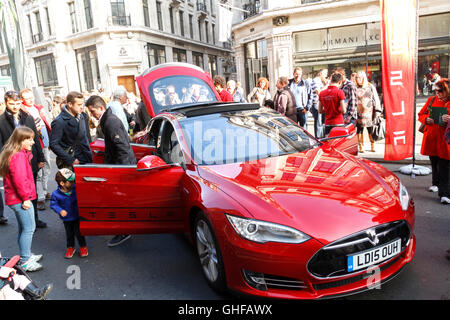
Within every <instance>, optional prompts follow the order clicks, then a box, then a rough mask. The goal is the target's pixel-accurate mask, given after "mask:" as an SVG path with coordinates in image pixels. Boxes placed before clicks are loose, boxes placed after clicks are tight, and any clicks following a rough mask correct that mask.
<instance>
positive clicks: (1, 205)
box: [0, 191, 5, 217]
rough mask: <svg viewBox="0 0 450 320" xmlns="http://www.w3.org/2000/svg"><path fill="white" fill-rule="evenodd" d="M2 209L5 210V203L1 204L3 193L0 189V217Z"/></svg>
mask: <svg viewBox="0 0 450 320" xmlns="http://www.w3.org/2000/svg"><path fill="white" fill-rule="evenodd" d="M4 210H5V205H4V204H3V193H2V192H1V191H0V217H3V211H4Z"/></svg>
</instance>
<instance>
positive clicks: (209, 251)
mask: <svg viewBox="0 0 450 320" xmlns="http://www.w3.org/2000/svg"><path fill="white" fill-rule="evenodd" d="M196 235H197V251H198V256H199V258H200V264H201V265H202V269H203V272H204V273H205V275H206V277H207V278H208V280H209V281H211V282H214V281H216V280H217V278H218V276H219V268H218V260H217V250H216V245H215V242H214V238H213V236H212V234H211V230H210V229H209V226H208V224H207V223H206V222H205V221H203V220H200V221H199V222H198V223H197V229H196Z"/></svg>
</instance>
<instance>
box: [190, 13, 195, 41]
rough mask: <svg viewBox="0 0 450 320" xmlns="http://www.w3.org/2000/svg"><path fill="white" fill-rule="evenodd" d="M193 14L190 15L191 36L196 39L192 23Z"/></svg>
mask: <svg viewBox="0 0 450 320" xmlns="http://www.w3.org/2000/svg"><path fill="white" fill-rule="evenodd" d="M192 19H193V16H192V14H190V15H189V35H190V36H191V39H194V27H193V25H192Z"/></svg>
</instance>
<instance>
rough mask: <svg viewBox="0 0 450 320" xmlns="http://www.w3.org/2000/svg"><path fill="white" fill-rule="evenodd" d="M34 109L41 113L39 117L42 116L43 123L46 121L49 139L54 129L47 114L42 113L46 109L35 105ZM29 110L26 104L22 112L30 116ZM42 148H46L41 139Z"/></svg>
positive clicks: (23, 105)
mask: <svg viewBox="0 0 450 320" xmlns="http://www.w3.org/2000/svg"><path fill="white" fill-rule="evenodd" d="M34 107H35V108H36V109H37V110H38V111H39V115H40V116H41V119H42V121H44V124H45V127H46V128H47V132H48V135H49V137H50V132H51V131H52V127H51V125H50V124H49V123H48V121H47V117H46V116H45V114H44V113H43V112H42V109H43V108H44V106H41V105H38V104H35V105H34ZM28 108H29V106H27V105H25V104H22V108H21V109H22V111H24V112H26V113H27V114H30V113H29V112H28ZM30 116H31V114H30ZM41 148H44V144H43V143H42V139H41Z"/></svg>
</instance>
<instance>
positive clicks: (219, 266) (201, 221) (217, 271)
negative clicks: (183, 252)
mask: <svg viewBox="0 0 450 320" xmlns="http://www.w3.org/2000/svg"><path fill="white" fill-rule="evenodd" d="M192 231H193V236H194V246H195V251H196V252H197V257H198V259H199V262H200V266H201V268H202V273H203V276H204V277H205V279H206V281H207V282H208V285H209V286H210V287H211V288H212V289H213V290H214V291H216V292H217V293H220V294H222V293H224V292H225V291H226V289H227V286H226V279H225V267H224V264H223V259H222V253H221V251H220V247H219V244H218V242H217V239H216V235H215V234H214V230H213V228H212V226H211V223H210V222H209V221H208V218H206V216H205V214H204V213H203V212H199V213H198V214H197V216H196V217H195V220H194V225H193V228H192Z"/></svg>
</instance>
